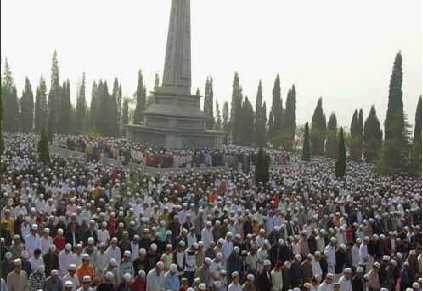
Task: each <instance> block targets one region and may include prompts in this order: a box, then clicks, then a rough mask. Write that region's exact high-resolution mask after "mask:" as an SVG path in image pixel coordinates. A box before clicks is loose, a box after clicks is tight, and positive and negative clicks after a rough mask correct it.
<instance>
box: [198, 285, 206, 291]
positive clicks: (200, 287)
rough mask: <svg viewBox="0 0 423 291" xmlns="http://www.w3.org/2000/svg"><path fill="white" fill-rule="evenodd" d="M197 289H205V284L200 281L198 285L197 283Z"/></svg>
mask: <svg viewBox="0 0 423 291" xmlns="http://www.w3.org/2000/svg"><path fill="white" fill-rule="evenodd" d="M198 289H200V290H206V284H204V283H201V284H200V285H198Z"/></svg>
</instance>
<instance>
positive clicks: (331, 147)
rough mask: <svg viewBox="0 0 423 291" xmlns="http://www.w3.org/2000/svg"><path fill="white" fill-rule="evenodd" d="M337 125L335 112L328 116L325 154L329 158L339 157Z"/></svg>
mask: <svg viewBox="0 0 423 291" xmlns="http://www.w3.org/2000/svg"><path fill="white" fill-rule="evenodd" d="M337 131H338V125H337V121H336V115H335V112H332V113H331V115H330V116H329V121H328V130H327V139H326V151H325V156H326V157H327V158H331V159H338V158H339V141H338V134H337Z"/></svg>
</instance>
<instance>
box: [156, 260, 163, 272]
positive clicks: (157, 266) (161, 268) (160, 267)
mask: <svg viewBox="0 0 423 291" xmlns="http://www.w3.org/2000/svg"><path fill="white" fill-rule="evenodd" d="M156 268H159V269H160V270H163V268H164V265H163V263H162V262H157V264H156Z"/></svg>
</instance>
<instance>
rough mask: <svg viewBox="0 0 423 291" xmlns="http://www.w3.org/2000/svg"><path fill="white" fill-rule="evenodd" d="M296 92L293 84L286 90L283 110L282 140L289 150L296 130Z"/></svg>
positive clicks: (291, 147)
mask: <svg viewBox="0 0 423 291" xmlns="http://www.w3.org/2000/svg"><path fill="white" fill-rule="evenodd" d="M295 95H296V92H295V85H292V87H291V88H290V89H289V91H288V95H287V97H286V105H285V112H284V121H283V128H282V136H283V142H284V148H285V149H287V150H289V151H291V150H292V149H293V143H294V139H295V130H296V127H297V126H296V121H295V119H296V114H295V110H296V96H295Z"/></svg>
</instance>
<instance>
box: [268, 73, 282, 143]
mask: <svg viewBox="0 0 423 291" xmlns="http://www.w3.org/2000/svg"><path fill="white" fill-rule="evenodd" d="M271 112H272V115H273V123H272V129H271V131H270V130H269V134H270V135H271V136H273V135H274V134H276V132H279V131H281V130H282V128H283V121H284V110H283V102H282V97H281V82H280V78H279V74H278V75H277V76H276V79H275V83H274V84H273V103H272V109H271Z"/></svg>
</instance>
